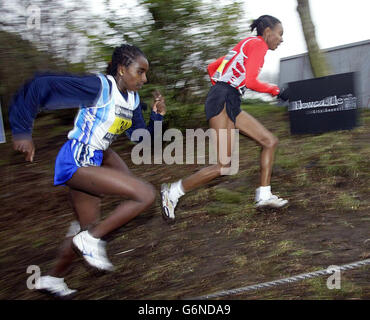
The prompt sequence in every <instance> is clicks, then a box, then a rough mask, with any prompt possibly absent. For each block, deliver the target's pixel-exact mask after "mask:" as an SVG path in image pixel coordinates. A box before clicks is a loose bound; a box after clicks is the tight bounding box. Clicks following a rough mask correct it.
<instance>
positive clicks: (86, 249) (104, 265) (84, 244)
mask: <svg viewBox="0 0 370 320" xmlns="http://www.w3.org/2000/svg"><path fill="white" fill-rule="evenodd" d="M72 241H73V244H74V247H75V248H76V249H77V250H78V251H79V253H81V254H82V256H83V258H84V259H85V260H86V262H87V263H88V264H89V265H91V266H93V267H95V268H97V269H99V270H104V271H113V269H114V267H113V265H112V264H111V262H110V261H109V260H108V258H107V253H106V250H105V246H106V242H105V241H103V240H100V239H97V238H94V237H93V236H91V235H90V234H89V233H88V231H82V232H80V233H79V234H78V235H76V236H74V237H73V240H72Z"/></svg>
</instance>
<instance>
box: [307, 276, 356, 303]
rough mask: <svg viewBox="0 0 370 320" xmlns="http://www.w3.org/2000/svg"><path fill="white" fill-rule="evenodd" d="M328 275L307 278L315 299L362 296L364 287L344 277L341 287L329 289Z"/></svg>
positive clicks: (341, 280)
mask: <svg viewBox="0 0 370 320" xmlns="http://www.w3.org/2000/svg"><path fill="white" fill-rule="evenodd" d="M328 278H329V276H328V277H320V278H314V279H309V280H307V283H308V284H309V285H310V287H311V290H312V291H313V298H314V299H345V298H349V297H352V298H354V297H357V298H361V296H362V288H361V287H358V286H356V285H355V284H354V283H352V282H351V281H349V280H347V279H345V278H343V276H341V279H340V288H339V289H335V288H334V289H329V288H328V286H327V281H328Z"/></svg>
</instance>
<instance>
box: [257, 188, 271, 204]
mask: <svg viewBox="0 0 370 320" xmlns="http://www.w3.org/2000/svg"><path fill="white" fill-rule="evenodd" d="M271 195H272V194H271V186H265V187H262V186H261V187H259V188H257V189H256V201H260V200H267V199H269V198H270V197H271Z"/></svg>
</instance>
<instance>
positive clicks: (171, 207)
mask: <svg viewBox="0 0 370 320" xmlns="http://www.w3.org/2000/svg"><path fill="white" fill-rule="evenodd" d="M170 189H171V184H170V183H163V184H162V185H161V198H162V199H161V204H162V217H163V218H164V219H165V220H172V221H173V220H174V219H175V208H176V205H177V201H178V199H171V198H170Z"/></svg>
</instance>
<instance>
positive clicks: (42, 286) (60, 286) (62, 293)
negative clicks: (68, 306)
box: [35, 276, 77, 299]
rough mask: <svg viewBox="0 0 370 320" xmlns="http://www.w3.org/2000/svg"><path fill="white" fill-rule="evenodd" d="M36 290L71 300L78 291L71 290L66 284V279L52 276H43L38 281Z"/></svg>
mask: <svg viewBox="0 0 370 320" xmlns="http://www.w3.org/2000/svg"><path fill="white" fill-rule="evenodd" d="M35 289H37V290H39V291H41V292H45V293H48V294H51V295H53V296H54V297H57V298H62V299H68V298H71V297H72V296H73V295H74V294H75V293H76V292H77V290H72V289H69V288H68V286H67V284H66V283H65V282H64V278H56V277H52V276H43V277H40V278H38V279H37V280H36V282H35Z"/></svg>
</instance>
